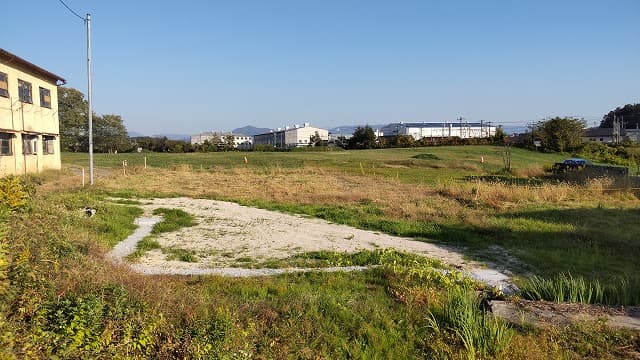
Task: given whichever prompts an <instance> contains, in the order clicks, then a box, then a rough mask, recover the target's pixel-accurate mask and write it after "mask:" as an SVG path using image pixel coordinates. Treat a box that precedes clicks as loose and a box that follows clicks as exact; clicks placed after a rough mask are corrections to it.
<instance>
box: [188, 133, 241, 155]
mask: <svg viewBox="0 0 640 360" xmlns="http://www.w3.org/2000/svg"><path fill="white" fill-rule="evenodd" d="M229 136H232V137H233V145H234V148H236V149H241V150H248V149H251V147H252V146H253V137H252V136H249V135H243V134H234V133H230V132H223V131H207V132H201V133H199V134H195V135H191V144H192V145H196V144H202V143H204V142H205V141H209V142H210V143H212V144H220V143H224V142H225V140H226V139H227V138H228V137H229Z"/></svg>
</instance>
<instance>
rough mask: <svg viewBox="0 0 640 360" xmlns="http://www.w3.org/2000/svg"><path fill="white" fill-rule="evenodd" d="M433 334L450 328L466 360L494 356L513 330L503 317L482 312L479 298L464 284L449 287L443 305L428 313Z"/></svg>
mask: <svg viewBox="0 0 640 360" xmlns="http://www.w3.org/2000/svg"><path fill="white" fill-rule="evenodd" d="M427 322H428V324H429V327H430V328H431V329H433V330H434V331H435V332H436V333H441V332H442V331H452V332H453V333H455V334H456V336H457V337H458V339H459V340H460V341H462V343H463V345H464V348H465V349H466V352H467V357H468V358H469V359H475V358H476V357H477V356H480V357H482V358H485V357H488V356H492V357H494V356H496V355H498V354H500V353H501V352H502V351H504V350H505V349H506V348H507V347H508V346H509V344H510V342H511V339H512V338H513V335H514V332H513V330H512V329H510V328H509V327H508V326H507V325H506V324H505V323H504V322H503V321H502V320H499V319H498V318H496V317H495V316H493V315H491V314H487V313H485V312H484V311H483V310H482V308H481V301H480V300H479V299H478V298H477V297H476V296H475V294H474V293H473V292H472V291H470V290H469V289H468V288H467V287H464V286H456V287H451V288H450V289H449V290H448V292H447V295H446V298H445V300H444V304H443V305H442V307H432V308H431V309H430V312H429V313H428V314H427Z"/></svg>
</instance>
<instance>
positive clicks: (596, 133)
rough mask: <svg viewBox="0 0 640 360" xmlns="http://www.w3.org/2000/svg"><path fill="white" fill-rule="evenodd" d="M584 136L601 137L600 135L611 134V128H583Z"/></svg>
mask: <svg viewBox="0 0 640 360" xmlns="http://www.w3.org/2000/svg"><path fill="white" fill-rule="evenodd" d="M584 136H585V137H601V136H613V129H612V128H599V127H597V128H590V129H587V130H585V132H584Z"/></svg>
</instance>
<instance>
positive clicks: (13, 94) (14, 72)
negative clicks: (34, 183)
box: [0, 49, 66, 176]
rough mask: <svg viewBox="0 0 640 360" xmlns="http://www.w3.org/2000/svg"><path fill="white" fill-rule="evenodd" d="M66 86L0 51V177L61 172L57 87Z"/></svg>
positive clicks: (38, 69)
mask: <svg viewBox="0 0 640 360" xmlns="http://www.w3.org/2000/svg"><path fill="white" fill-rule="evenodd" d="M65 83H66V81H65V80H64V79H63V78H62V77H60V76H58V75H56V74H54V73H51V72H49V71H47V70H45V69H43V68H41V67H39V66H37V65H34V64H32V63H31V62H29V61H27V60H24V59H22V58H20V57H18V56H17V55H14V54H12V53H10V52H8V51H6V50H4V49H0V176H6V175H12V174H14V175H17V174H24V173H37V172H40V171H42V170H45V169H60V124H59V120H58V85H64V84H65Z"/></svg>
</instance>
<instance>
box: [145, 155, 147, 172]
mask: <svg viewBox="0 0 640 360" xmlns="http://www.w3.org/2000/svg"><path fill="white" fill-rule="evenodd" d="M144 169H145V170H147V157H146V156H145V157H144Z"/></svg>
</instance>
